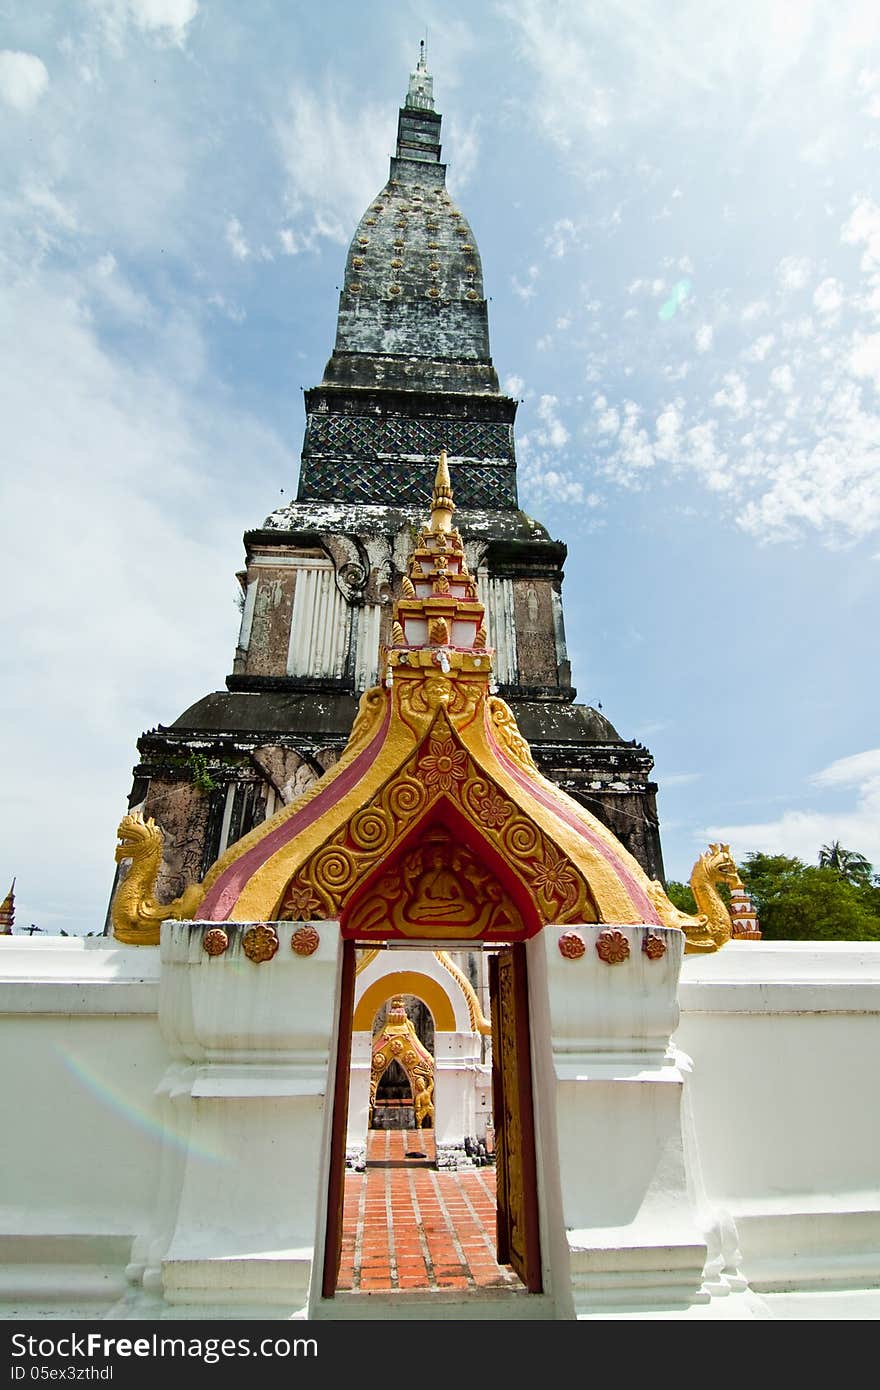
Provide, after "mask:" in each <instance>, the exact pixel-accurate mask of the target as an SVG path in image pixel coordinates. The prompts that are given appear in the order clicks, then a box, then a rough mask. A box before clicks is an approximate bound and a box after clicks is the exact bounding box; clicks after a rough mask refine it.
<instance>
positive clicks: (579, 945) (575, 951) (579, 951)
mask: <svg viewBox="0 0 880 1390" xmlns="http://www.w3.org/2000/svg"><path fill="white" fill-rule="evenodd" d="M586 949H587V944H586V942H585V941H584V938H583V937H582V936H580V935H579V933H578V932H576V931H564V932H563V933H562V935H561V936H560V938H559V954H560V955H561V956H564V957H565V959H566V960H580V958H581V956H582V955H583V954H584V952H585V951H586Z"/></svg>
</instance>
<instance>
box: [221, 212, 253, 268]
mask: <svg viewBox="0 0 880 1390" xmlns="http://www.w3.org/2000/svg"><path fill="white" fill-rule="evenodd" d="M226 244H227V246H228V247H229V249H230V251H231V252H232V254H233V256H235V258H236V260H239V261H246V260H247V258H248V256H249V255H250V254H251V248H250V247H249V246H248V244H247V241H246V240H245V236H244V228H243V227H242V225H241V223H240V222H239V220H238V218H237V217H230V218H229V220H228V222H227V223H226Z"/></svg>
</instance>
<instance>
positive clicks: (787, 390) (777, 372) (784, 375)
mask: <svg viewBox="0 0 880 1390" xmlns="http://www.w3.org/2000/svg"><path fill="white" fill-rule="evenodd" d="M770 381H771V383H772V384H773V385H774V386H775V387H776V389H777V391H781V392H782V393H783V395H786V396H787V395H790V394H791V392H792V391H793V390H794V373H793V372H792V370H791V367H789V365H788V363H787V362H786V363H785V364H784V365H783V366H782V367H775V368H774V370H773V371H772V372H771V373H770Z"/></svg>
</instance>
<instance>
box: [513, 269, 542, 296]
mask: <svg viewBox="0 0 880 1390" xmlns="http://www.w3.org/2000/svg"><path fill="white" fill-rule="evenodd" d="M540 274H541V272H540V270H539V269H538V267H537V266H536V265H530V266H529V269H528V276H527V278H526V280H525V282H523V281H521V280H519V279H518V278H517V277H516V276H515V275H514V276H513V278H512V280H511V284H512V286H513V292H514V294H516V295H519V297H520V299H526V300H528V299H533V298H534V296H535V295H536V294H537V286H536V285H535V281H536V280H537V279H538V278H539V276H540Z"/></svg>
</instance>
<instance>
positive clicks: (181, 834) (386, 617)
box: [130, 53, 663, 898]
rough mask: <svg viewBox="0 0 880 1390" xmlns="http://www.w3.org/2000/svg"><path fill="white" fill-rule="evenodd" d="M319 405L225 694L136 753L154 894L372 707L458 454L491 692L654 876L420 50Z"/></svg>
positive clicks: (245, 821)
mask: <svg viewBox="0 0 880 1390" xmlns="http://www.w3.org/2000/svg"><path fill="white" fill-rule="evenodd" d="M305 405H306V431H305V440H304V443H303V450H302V464H301V468H300V476H299V490H298V493H297V500H296V501H295V502H294V503H291V504H290V505H288V506H286V507H282V508H281V509H280V510H278V511H275V512H273V513H272V515H271V516H269V517H267V518H266V520H265V521H264V522H263V524H262V526H260V527H259V528H258V529H257V530H253V531H248V532H247V533H246V534H245V537H244V543H245V548H246V556H247V562H246V569H245V570H244V571H242V573H241V574H240V575H239V579H240V581H241V585H242V591H243V606H242V622H241V633H240V637H239V643H238V648H237V650H236V653H235V662H234V667H233V674H232V675H231V676H229V677H227V680H226V687H227V688H226V690H224V691H217V692H215V693H214V694H212V695H206V696H205V697H204V698H203V699H201V700H199V701H197V703H196V704H194V705H193V706H192V707H191V708H190V709H188V710H186V711H185V712H184V713H183V714H182V715H181V716H180V718H179V719H177V720H175V722H174V723H173V724H171V725H170V726H165V725H160V726H159V727H158V728H157V729H153V730H151V731H150V732H149V733H145V734H143V735H142V736H141V738H140V739H139V741H138V751H139V753H140V762H139V763H138V765H137V766H136V768H135V770H134V784H133V787H132V792H131V797H130V805H131V807H132V808H134V807H138V808H141V809H142V810H143V812H144V814H145V815H147V816H153V817H155V819H156V820H157V821H158V823H159V824H160V825H161V826H162V827H163V829H164V830H165V834H166V846H165V862H164V864H163V871H162V876H161V878H160V881H159V890H160V894H161V896H162V897H163V898H164V897H166V896H169V897H170V896H175V895H177V894H179V893H180V892H181V891H182V890H183V888H184V887H185V885H186V884H187V883H189V882H192V881H193V880H196V879H199V878H201V877H202V876H203V874H204V873H205V872H206V870H207V869H208V867H209V866H210V865H211V864H212V863H213V861H214V860H215V859H216V858H217V856H218V855H219V854H220V853H221V852H222V851H223V850H224V849H225V848H226V846H227V845H228V844H230V843H232V842H233V841H234V840H236V839H237V838H239V837H240V836H241V835H243V834H245V833H246V832H247V831H248V830H250V829H251V827H252V826H253V825H255V824H257V823H258V822H259V821H261V820H263V819H264V818H265V817H267V816H269V815H271V814H272V813H273V811H274V810H275V809H276V808H278V807H279V806H280V805H282V804H284V803H286V802H289V801H290V800H292V798H293V797H295V796H297V795H298V794H299V793H300V792H301V791H302V790H304V788H306V787H307V786H308V785H309V784H310V783H311V782H312V781H313V780H314V779H315V778H316V777H319V776H320V775H321V773H322V772H323V771H324V770H325V769H326V768H328V767H330V766H331V765H332V763H333V762H334V761H335V759H336V758H337V756H338V753H339V751H340V750H341V749H342V747H343V746H344V744H345V742H346V739H347V737H348V733H349V730H350V728H351V725H352V722H353V720H354V716H355V712H356V709H357V705H358V699H359V697H360V695H361V693H362V691H363V690H364V689H366V688H367V687H368V686H370V685H372V684H375V683H376V681H377V680H378V679H379V678H380V673H379V672H378V671H377V662H378V653H379V646H380V642H382V641H386V640H389V639H390V631H389V628H390V621H391V606H392V600H393V598H394V597H396V595H397V593H398V587H399V584H400V580H401V578H402V574H403V570H404V566H405V561H406V557H407V555H408V553H409V549H410V546H411V543H412V537H413V535H414V530H413V527H414V526H417V525H418V524H419V523H420V522H421V521H422V520H423V518H424V515H425V508H426V506H427V505H428V502H429V500H430V497H431V489H432V485H433V481H434V475H435V471H436V467H437V459H438V456H439V453H440V450H441V449H444V448H445V449H446V451H447V455H448V460H449V465H450V472H451V476H452V484H453V489H454V495H455V500H456V504H457V510H456V516H455V522H456V525H457V527H458V529H459V531H460V532H461V534H462V536H463V538H464V540H465V543H466V549H467V561H468V567H469V569H470V571H471V573H472V574H476V575H477V577H478V586H479V594H480V598H481V600H482V601H483V602H484V603H485V605H486V612H487V627H488V633H489V644H490V645H491V646H492V647H494V648H495V650H496V679H497V681H498V688H499V693H500V694H501V695H502V696H503V697H504V698H505V699H506V700H507V701H508V702H509V704H510V705H511V706H512V708H513V710H514V712H515V714H516V718H517V721H518V723H519V726H520V729H521V730H522V732H523V734H524V735H525V737H526V738H527V739H528V740H529V743H530V744H531V748H532V752H533V754H534V757H535V759H536V761H537V763H538V765H539V766H540V768H541V770H542V771H543V772H544V773H545V774H546V775H547V776H549V777H551V778H552V779H553V780H554V781H555V782H557V783H558V784H559V785H560V786H561V787H563V788H564V789H565V790H566V791H567V792H569V793H570V794H571V795H572V796H574V797H576V798H577V800H578V801H580V802H582V804H583V805H584V806H586V807H587V808H588V809H589V810H590V811H591V812H592V813H593V814H594V815H596V816H598V817H599V819H600V820H602V821H604V822H605V824H606V825H608V826H609V828H610V829H611V830H612V831H613V832H614V834H615V835H617V836H618V838H619V839H620V840H621V841H622V842H623V843H624V844H625V845H626V846H627V848H628V849H629V850H630V851H631V852H632V853H633V854H634V855H635V857H636V858H637V859H638V860H639V861H640V862H641V864H642V865H643V866H644V868H645V870H646V871H647V873H648V874H649V876H650V877H652V878H661V879H662V877H663V865H662V859H661V851H660V837H659V830H658V824H657V814H656V808H655V792H656V786H655V784H654V783H653V782H651V780H650V774H651V770H652V768H653V760H652V758H651V755H650V753H649V752H648V750H647V749H646V748H644V747H643V746H642V745H641V744H638V743H635V742H626V741H624V740H623V739H621V738H620V736H619V735H618V734H617V732H616V731H615V729H614V728H613V727H612V726H611V724H610V723H609V722H608V720H607V719H605V718H604V717H603V716H602V715H601V714H599V713H598V712H597V711H596V710H594V709H591V708H588V707H586V706H584V705H578V704H575V703H574V699H575V694H576V692H575V691H574V690H573V689H572V686H571V675H570V667H569V662H568V658H567V655H566V648H565V636H564V629H563V617H562V578H563V564H564V561H565V557H566V547H565V545H563V544H562V543H561V542H560V541H556V540H553V539H551V537H550V536H549V534H548V533H547V531H546V530H545V528H544V527H543V526H541V525H540V524H539V523H538V522H536V521H533V520H532V519H531V518H530V517H528V516H526V515H525V513H524V512H522V511H520V510H519V506H518V501H517V485H516V456H515V451H514V434H513V425H514V417H515V415H516V401H514V400H512V399H511V398H510V397H508V396H505V395H503V394H502V393H501V392H500V390H499V386H498V377H497V374H496V372H495V369H494V367H493V365H492V358H491V355H490V352H489V326H488V312H487V305H486V299H485V297H484V293H483V277H482V270H481V265H480V256H479V252H478V251H477V247H476V242H475V239H474V235H473V232H472V231H471V228H470V226H469V225H468V223H467V221H466V220H465V218H464V216H463V215H462V214H461V213H460V212H459V210H458V208H457V207H456V206H455V204H454V203H453V201H452V199H451V198H450V196H449V194H448V192H447V190H446V166H445V165H444V164H442V163H441V162H440V116H439V115H438V114H437V112H436V111H435V110H434V101H433V81H432V78H431V77H430V75H429V74H428V71H427V68H426V65H425V61H424V53H423V54H422V57H421V59H420V61H419V64H418V67H417V69H416V71H415V72H414V73H413V74H412V75H411V78H410V84H409V91H408V93H407V97H406V101H405V103H404V105H403V107H402V108H401V110H400V115H399V120H398V132H397V151H396V155H395V156H394V158H393V159H392V160H391V171H390V175H389V179H388V182H387V184H386V185H385V187H384V188H383V189H382V190H381V192H380V193H379V194H378V195H377V197H376V198H375V200H374V201H373V202H372V203H371V204H370V206H369V208H368V209H367V211H366V212H365V214H364V216H363V218H362V219H361V221H360V224H359V225H358V228H357V230H356V232H355V234H354V238H353V240H352V243H351V248H350V250H349V253H348V259H347V261H346V266H345V282H344V285H343V287H342V291H341V294H340V297H339V319H338V327H337V333H336V345H335V347H334V350H333V353H332V355H331V357H330V360H329V362H328V363H327V367H326V370H325V372H324V378H323V381H322V382H321V384H320V385H319V386H315V387H313V388H312V389H311V390H309V391H307V392H306V393H305Z"/></svg>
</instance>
